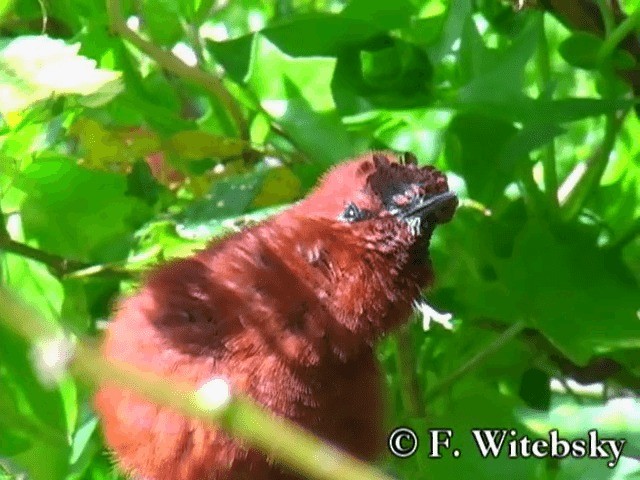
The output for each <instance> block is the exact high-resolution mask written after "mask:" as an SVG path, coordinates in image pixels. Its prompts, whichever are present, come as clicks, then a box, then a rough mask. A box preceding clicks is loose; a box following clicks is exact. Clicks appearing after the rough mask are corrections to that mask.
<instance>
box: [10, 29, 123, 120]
mask: <svg viewBox="0 0 640 480" xmlns="http://www.w3.org/2000/svg"><path fill="white" fill-rule="evenodd" d="M79 48H80V45H79V44H75V45H66V44H65V43H64V42H63V41H62V40H54V39H51V38H49V37H46V36H24V37H18V38H15V39H9V40H0V113H1V114H2V115H4V116H7V115H8V114H10V113H12V112H18V111H20V110H23V109H25V108H27V107H28V106H30V105H32V104H34V103H35V102H38V101H40V100H44V99H46V98H48V97H51V96H53V95H80V96H81V102H82V103H83V104H85V105H90V106H98V105H103V104H105V103H107V102H108V101H109V100H111V99H112V98H113V97H114V96H115V95H117V94H118V93H119V92H120V91H121V90H122V83H121V82H120V75H119V73H117V72H112V71H108V70H103V69H99V68H96V65H95V62H94V61H92V60H89V59H87V58H85V57H82V56H80V55H78V50H79Z"/></svg>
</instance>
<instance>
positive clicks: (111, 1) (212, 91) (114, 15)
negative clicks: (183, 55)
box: [106, 0, 249, 139]
mask: <svg viewBox="0 0 640 480" xmlns="http://www.w3.org/2000/svg"><path fill="white" fill-rule="evenodd" d="M106 1H107V12H108V13H109V22H110V27H111V30H112V31H113V32H114V33H117V34H119V35H120V36H122V38H124V39H125V40H127V41H129V42H131V43H132V44H133V45H135V47H136V48H138V49H139V50H141V51H142V52H144V53H145V54H146V55H148V56H149V57H151V58H152V59H153V60H155V61H156V62H157V63H158V64H159V65H160V66H161V67H162V68H163V69H165V70H167V71H169V72H171V73H174V74H175V75H178V76H179V77H180V78H183V79H185V80H187V81H190V82H192V83H194V84H196V85H198V86H199V87H201V88H202V89H204V90H205V91H206V92H207V93H208V94H209V95H211V96H212V97H213V98H214V99H216V100H217V101H218V102H220V103H221V104H222V105H223V106H224V108H225V109H226V111H227V112H228V113H229V116H230V117H231V119H232V120H233V123H234V124H235V126H236V128H237V129H238V132H239V133H240V136H241V137H242V138H244V139H247V138H249V130H248V127H247V123H246V120H245V118H244V115H243V113H242V110H241V108H240V105H239V104H238V102H237V101H236V99H235V98H234V97H233V96H232V95H231V93H229V91H228V90H227V88H226V87H225V86H224V84H223V83H222V81H221V80H220V79H219V78H218V77H216V76H215V75H212V74H210V73H207V72H205V71H204V70H201V69H200V68H198V67H190V66H189V65H187V64H186V63H184V62H183V61H182V60H180V59H179V58H178V57H176V56H175V55H173V54H172V53H170V52H167V51H166V50H163V49H162V48H159V47H157V46H156V45H154V44H153V43H151V42H148V41H147V40H145V39H144V38H142V37H141V36H140V35H138V34H137V33H136V32H134V31H133V30H131V29H130V28H129V27H128V26H127V23H126V22H125V19H124V17H123V15H122V10H121V4H120V0H106Z"/></svg>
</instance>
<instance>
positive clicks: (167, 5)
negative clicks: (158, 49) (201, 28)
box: [142, 0, 184, 47]
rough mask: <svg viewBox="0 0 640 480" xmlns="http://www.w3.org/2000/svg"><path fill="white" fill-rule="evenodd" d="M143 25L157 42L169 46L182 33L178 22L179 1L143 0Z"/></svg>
mask: <svg viewBox="0 0 640 480" xmlns="http://www.w3.org/2000/svg"><path fill="white" fill-rule="evenodd" d="M142 12H143V18H144V25H145V27H146V28H147V30H148V32H149V35H150V36H151V38H152V39H153V41H154V42H155V43H157V44H160V45H163V46H168V47H171V46H173V45H175V44H176V43H177V42H178V41H179V40H180V39H181V38H182V36H183V35H184V32H183V30H182V25H181V24H180V16H181V11H180V2H176V1H173V0H143V1H142Z"/></svg>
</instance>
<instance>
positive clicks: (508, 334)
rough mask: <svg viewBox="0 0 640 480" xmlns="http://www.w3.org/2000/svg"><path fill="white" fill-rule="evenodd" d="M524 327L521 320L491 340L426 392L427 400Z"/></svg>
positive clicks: (476, 365)
mask: <svg viewBox="0 0 640 480" xmlns="http://www.w3.org/2000/svg"><path fill="white" fill-rule="evenodd" d="M524 328H525V323H524V322H523V321H519V322H516V323H514V324H513V325H511V326H510V327H509V328H508V329H507V330H505V331H504V332H502V334H501V335H500V336H499V337H498V338H496V339H495V340H494V341H493V342H491V343H490V344H489V345H487V346H486V347H485V348H483V349H482V350H480V351H479V352H478V353H477V354H475V355H474V356H473V357H471V358H470V359H469V360H468V361H467V362H466V363H464V364H463V365H461V366H460V367H459V368H458V369H457V370H455V371H454V372H453V373H452V374H451V375H449V376H448V377H447V378H445V379H444V380H442V381H441V382H440V383H438V384H437V385H434V386H433V387H432V388H430V389H429V390H427V393H426V394H425V401H427V402H428V401H430V400H433V399H434V398H436V397H437V396H438V395H440V394H442V393H443V392H445V391H447V390H448V389H449V388H450V387H451V386H452V385H453V384H454V383H455V382H457V381H458V380H459V379H460V378H462V377H463V376H465V375H466V374H467V373H469V372H470V371H471V370H473V369H475V368H477V367H478V366H479V365H480V364H482V362H484V361H485V360H486V359H487V358H489V357H490V356H491V355H493V354H494V353H496V352H497V351H498V350H500V349H501V348H502V347H504V346H505V345H506V344H507V343H509V342H510V341H511V340H512V339H514V338H515V337H516V336H517V335H518V334H519V333H520V332H522V331H523V330H524Z"/></svg>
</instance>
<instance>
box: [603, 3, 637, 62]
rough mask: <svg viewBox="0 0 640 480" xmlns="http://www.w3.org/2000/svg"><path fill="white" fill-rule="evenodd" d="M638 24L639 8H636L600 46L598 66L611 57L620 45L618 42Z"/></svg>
mask: <svg viewBox="0 0 640 480" xmlns="http://www.w3.org/2000/svg"><path fill="white" fill-rule="evenodd" d="M638 23H640V7H638V8H636V9H635V11H634V12H633V13H632V14H631V15H629V16H628V17H627V18H625V19H624V20H623V21H622V22H621V23H620V25H618V26H617V27H616V28H615V29H614V30H613V31H612V32H611V34H610V35H609V36H608V37H607V38H606V39H605V41H604V43H603V44H602V45H601V46H600V51H599V52H598V60H599V62H600V64H602V63H603V62H605V61H606V60H607V59H608V58H610V57H611V55H612V54H613V52H614V51H615V50H616V48H617V47H618V44H620V42H622V41H623V40H624V39H625V38H626V37H627V36H628V35H629V34H631V33H632V32H633V31H634V30H635V29H636V28H637V27H638Z"/></svg>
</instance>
